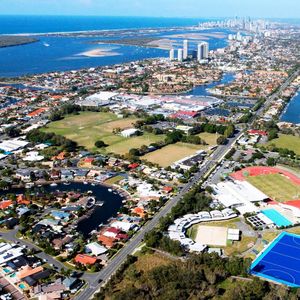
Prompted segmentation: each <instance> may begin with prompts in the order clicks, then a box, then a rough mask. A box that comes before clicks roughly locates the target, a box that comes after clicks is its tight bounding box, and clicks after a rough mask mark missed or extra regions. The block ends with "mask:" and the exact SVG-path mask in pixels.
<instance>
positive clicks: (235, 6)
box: [0, 0, 300, 18]
mask: <svg viewBox="0 0 300 300" xmlns="http://www.w3.org/2000/svg"><path fill="white" fill-rule="evenodd" d="M0 14H6V15H7V14H11V15H15V14H23V15H87V16H88V15H98V16H148V17H196V18H201V17H204V18H205V17H231V16H250V17H265V18H267V17H269V18H300V1H299V0H0Z"/></svg>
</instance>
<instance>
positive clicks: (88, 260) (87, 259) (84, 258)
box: [74, 254, 97, 266]
mask: <svg viewBox="0 0 300 300" xmlns="http://www.w3.org/2000/svg"><path fill="white" fill-rule="evenodd" d="M74 260H75V262H76V263H78V264H81V265H84V266H91V265H94V264H95V263H96V262H97V258H96V257H92V256H90V255H87V254H77V255H76V257H75V259H74Z"/></svg>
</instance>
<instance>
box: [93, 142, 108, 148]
mask: <svg viewBox="0 0 300 300" xmlns="http://www.w3.org/2000/svg"><path fill="white" fill-rule="evenodd" d="M95 146H96V147H97V148H104V147H107V146H108V145H107V144H105V143H104V142H103V141H97V142H96V143H95Z"/></svg>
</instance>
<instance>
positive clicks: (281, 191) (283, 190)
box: [247, 174, 300, 202]
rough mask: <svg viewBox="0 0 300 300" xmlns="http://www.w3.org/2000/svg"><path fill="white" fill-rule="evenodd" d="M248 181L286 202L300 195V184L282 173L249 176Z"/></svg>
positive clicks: (275, 198) (276, 198) (274, 198)
mask: <svg viewBox="0 0 300 300" xmlns="http://www.w3.org/2000/svg"><path fill="white" fill-rule="evenodd" d="M247 181H249V182H250V183H251V184H252V185H254V186H255V187H257V188H258V189H259V190H261V191H262V192H263V193H265V194H266V195H267V196H269V197H270V198H271V199H273V200H275V201H279V202H285V201H288V200H293V199H299V197H300V186H299V185H297V184H295V183H293V182H292V181H290V180H289V179H287V178H286V177H284V176H283V175H280V174H269V175H259V176H249V177H247Z"/></svg>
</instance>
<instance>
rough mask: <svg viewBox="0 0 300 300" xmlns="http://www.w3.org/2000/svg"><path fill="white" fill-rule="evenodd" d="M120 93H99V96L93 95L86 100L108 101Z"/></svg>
mask: <svg viewBox="0 0 300 300" xmlns="http://www.w3.org/2000/svg"><path fill="white" fill-rule="evenodd" d="M117 95H118V93H114V92H99V93H97V94H94V95H91V96H89V97H87V98H86V100H92V101H108V100H110V99H111V98H113V97H115V96H117Z"/></svg>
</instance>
